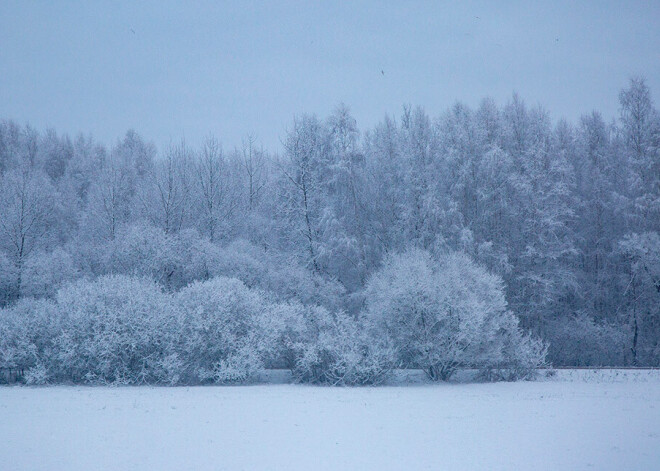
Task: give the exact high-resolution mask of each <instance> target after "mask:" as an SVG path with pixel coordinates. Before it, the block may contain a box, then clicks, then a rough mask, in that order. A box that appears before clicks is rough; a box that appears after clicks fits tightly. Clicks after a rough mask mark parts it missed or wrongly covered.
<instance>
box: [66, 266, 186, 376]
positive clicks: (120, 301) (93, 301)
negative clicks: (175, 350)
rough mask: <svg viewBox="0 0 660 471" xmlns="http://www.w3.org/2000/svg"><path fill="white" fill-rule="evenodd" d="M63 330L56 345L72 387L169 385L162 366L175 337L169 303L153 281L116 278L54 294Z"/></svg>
mask: <svg viewBox="0 0 660 471" xmlns="http://www.w3.org/2000/svg"><path fill="white" fill-rule="evenodd" d="M56 301H57V309H58V311H59V313H60V315H61V316H63V317H64V318H65V320H64V323H65V328H64V329H63V331H62V333H61V335H59V336H58V338H57V339H56V342H57V359H58V361H59V364H60V369H61V372H62V373H64V372H66V373H67V375H68V376H69V377H70V379H71V380H72V381H74V382H89V383H112V384H143V383H156V382H168V381H167V378H166V376H167V375H166V374H165V373H166V372H164V371H163V361H164V358H166V357H167V356H168V355H169V354H170V353H171V352H170V351H169V349H168V346H169V345H170V344H171V343H172V341H171V340H170V339H169V338H168V336H169V335H170V334H171V335H175V333H176V331H175V330H174V329H175V328H176V327H177V326H176V325H175V324H174V318H173V316H172V314H171V309H170V300H169V297H168V296H167V295H166V294H164V293H163V292H162V291H161V289H160V288H159V287H158V285H156V284H155V283H154V282H153V281H149V280H145V279H141V278H130V277H126V276H121V275H112V276H104V277H100V278H98V279H97V280H96V281H93V282H90V281H80V282H78V283H75V284H72V285H69V286H68V287H66V288H64V289H62V290H60V291H59V293H58V294H57V297H56Z"/></svg>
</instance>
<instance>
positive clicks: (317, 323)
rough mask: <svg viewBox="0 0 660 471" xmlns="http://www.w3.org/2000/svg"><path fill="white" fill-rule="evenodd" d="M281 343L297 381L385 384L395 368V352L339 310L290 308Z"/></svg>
mask: <svg viewBox="0 0 660 471" xmlns="http://www.w3.org/2000/svg"><path fill="white" fill-rule="evenodd" d="M289 307H290V311H289V314H290V316H289V317H288V322H287V323H286V327H285V330H284V335H283V340H282V344H283V345H284V346H285V355H286V358H287V359H288V363H289V367H290V368H291V371H292V373H293V377H294V378H295V380H296V381H298V382H303V383H319V384H332V385H366V384H379V383H382V382H383V381H384V380H385V379H386V378H387V377H388V375H389V374H390V372H391V370H392V367H393V365H394V350H393V349H392V348H390V347H389V346H388V345H387V344H386V343H385V342H382V341H378V340H376V339H375V338H374V337H372V336H371V335H370V334H371V332H370V331H369V330H368V329H366V325H365V324H364V323H363V322H362V321H358V320H355V319H354V318H352V317H350V316H349V315H347V314H346V313H344V312H342V311H340V312H337V313H331V312H329V311H327V310H326V309H324V308H322V307H311V306H308V307H303V306H300V305H291V306H289Z"/></svg>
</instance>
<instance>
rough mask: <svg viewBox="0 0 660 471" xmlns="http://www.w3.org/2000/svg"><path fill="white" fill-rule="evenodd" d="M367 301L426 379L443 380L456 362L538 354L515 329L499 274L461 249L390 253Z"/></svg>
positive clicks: (500, 361)
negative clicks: (440, 252)
mask: <svg viewBox="0 0 660 471" xmlns="http://www.w3.org/2000/svg"><path fill="white" fill-rule="evenodd" d="M366 303H367V310H366V317H367V318H368V319H370V320H371V321H372V322H373V323H374V325H375V326H376V328H377V329H378V330H379V331H380V333H381V334H382V335H384V336H387V337H388V338H390V339H391V340H392V342H393V343H394V345H395V347H396V348H397V351H398V354H399V358H400V360H401V361H402V362H403V363H404V364H406V365H408V366H415V367H419V368H422V369H423V370H424V371H425V372H426V374H427V375H428V377H429V378H430V379H432V380H447V379H449V378H450V377H451V375H452V374H453V373H454V371H455V370H456V368H458V367H470V368H492V367H493V365H500V366H503V365H507V366H513V365H514V364H515V365H523V364H527V363H529V364H535V363H538V362H539V358H536V357H537V356H540V357H543V356H544V348H541V349H540V350H538V349H537V348H535V345H536V344H535V343H534V342H533V341H531V340H525V339H526V337H524V336H523V335H522V333H520V331H519V330H518V325H517V321H516V319H515V317H514V316H513V315H512V314H511V313H510V312H509V311H508V310H507V305H506V300H505V298H504V290H503V283H502V281H501V279H500V278H498V277H497V276H494V275H491V274H489V273H488V272H487V271H486V270H484V269H483V268H481V267H480V266H478V265H476V264H475V263H474V262H472V260H471V259H470V258H469V257H468V256H467V255H464V254H461V253H451V254H447V255H444V256H442V257H440V259H438V260H436V259H433V258H432V257H431V255H430V254H428V253H427V252H424V251H420V250H410V251H408V252H405V253H403V254H400V255H396V256H392V257H390V258H388V259H387V260H386V261H385V263H384V265H383V267H382V268H381V269H380V270H379V271H378V272H377V273H375V274H374V275H373V276H372V278H371V279H370V280H369V282H368V283H367V288H366ZM526 342H531V343H528V344H527V347H525V345H526ZM541 361H542V360H541Z"/></svg>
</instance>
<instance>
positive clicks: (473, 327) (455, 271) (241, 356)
mask: <svg viewBox="0 0 660 471" xmlns="http://www.w3.org/2000/svg"><path fill="white" fill-rule="evenodd" d="M367 290H368V291H369V294H368V295H367V299H368V302H367V306H366V308H365V310H364V311H362V312H361V313H359V314H358V315H357V316H351V315H349V314H347V313H346V312H344V311H334V312H332V311H329V310H328V309H326V308H324V307H322V306H318V305H314V304H307V305H305V304H303V303H301V302H299V301H297V300H290V301H283V300H281V299H278V298H277V297H276V296H273V295H272V294H270V293H268V292H265V291H263V290H260V289H256V288H253V289H250V288H248V287H247V286H246V285H245V284H244V283H243V282H241V281H240V280H238V279H236V278H227V277H215V278H212V279H210V280H207V281H195V282H193V283H191V284H190V285H188V286H186V287H185V288H183V289H181V290H180V291H178V292H176V293H172V292H164V291H163V289H162V287H161V286H159V285H158V284H156V283H155V282H154V281H152V280H148V279H145V278H137V277H128V276H124V275H106V276H102V277H99V278H97V279H96V280H95V281H87V280H80V281H77V282H75V283H71V284H69V285H68V286H67V287H65V288H62V289H60V290H59V291H58V293H57V295H56V296H55V297H54V298H53V299H41V300H35V299H33V298H26V299H22V300H20V301H18V302H17V303H15V304H14V305H12V307H10V308H7V309H5V310H4V312H2V313H0V362H1V363H0V365H1V366H2V367H3V368H4V369H5V370H6V373H9V374H10V375H11V373H12V371H13V376H14V377H16V378H17V379H18V380H23V381H25V382H27V383H28V384H47V383H76V384H79V383H88V384H168V385H174V384H206V383H242V382H248V381H251V380H253V379H254V378H255V377H256V375H257V374H258V373H259V372H260V371H261V370H262V369H264V368H273V367H280V368H283V367H286V368H289V369H290V370H291V371H292V373H293V377H294V379H295V380H297V381H300V382H309V383H322V384H333V385H346V384H350V385H355V384H378V383H381V382H382V381H384V380H385V379H387V377H388V375H389V374H390V373H391V372H392V370H393V368H395V367H400V366H408V367H410V366H413V367H418V368H422V369H424V371H425V372H426V373H427V375H428V377H429V378H430V379H432V380H446V379H449V378H450V377H451V375H452V374H453V373H454V371H455V370H456V369H457V368H458V367H469V368H478V369H479V370H480V371H481V373H482V375H483V377H484V378H486V379H490V380H502V379H504V380H513V379H519V378H526V377H529V376H530V375H532V374H534V372H535V370H534V369H535V368H536V367H537V366H540V365H543V364H544V359H545V354H546V349H545V345H543V343H542V342H540V341H539V340H535V339H533V338H532V337H530V336H529V335H525V334H523V332H522V331H521V329H520V328H519V327H518V320H517V319H516V317H515V316H514V315H513V314H512V313H511V312H510V311H507V309H506V301H505V300H504V293H503V290H502V286H501V280H500V279H499V278H498V277H496V276H494V275H490V274H488V273H486V272H485V271H484V270H483V269H482V268H480V267H478V266H476V265H474V264H473V263H472V262H471V260H470V259H469V258H468V257H466V256H465V255H463V254H450V255H447V256H445V257H443V258H442V259H441V260H437V261H436V260H433V258H432V257H431V256H430V255H429V254H428V253H425V252H419V251H410V252H407V253H405V254H402V255H399V256H397V257H394V258H390V259H388V260H387V262H386V264H385V266H384V268H383V269H381V270H380V271H378V272H377V273H376V274H375V275H374V277H373V278H372V280H371V281H370V282H369V283H368V284H367Z"/></svg>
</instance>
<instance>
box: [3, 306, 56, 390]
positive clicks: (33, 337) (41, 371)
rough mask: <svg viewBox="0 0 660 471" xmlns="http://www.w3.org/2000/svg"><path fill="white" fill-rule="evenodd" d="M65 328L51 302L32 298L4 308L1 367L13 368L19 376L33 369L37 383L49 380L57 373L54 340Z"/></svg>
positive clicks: (9, 369)
mask: <svg viewBox="0 0 660 471" xmlns="http://www.w3.org/2000/svg"><path fill="white" fill-rule="evenodd" d="M61 329H62V322H61V318H60V316H59V313H58V311H57V309H56V306H55V304H54V303H53V302H51V301H47V300H38V301H37V300H33V299H29V298H28V299H23V300H20V301H19V302H18V303H17V304H15V305H13V306H12V307H10V308H5V309H0V368H3V369H6V370H8V371H13V372H14V374H15V375H17V376H18V379H21V378H20V376H21V373H26V374H27V373H30V372H31V371H32V373H31V375H32V376H33V377H34V378H35V382H38V383H40V384H41V383H44V382H46V381H47V380H48V379H49V378H51V377H53V376H54V375H55V373H56V368H55V367H54V365H53V363H52V362H53V357H54V355H55V353H56V351H57V345H56V343H55V342H54V340H55V338H56V337H57V335H58V334H59V332H60V331H61ZM37 367H38V374H37V369H34V368H37ZM37 377H39V378H40V379H39V380H38V381H37V380H36V378H37ZM23 379H28V378H23Z"/></svg>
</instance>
